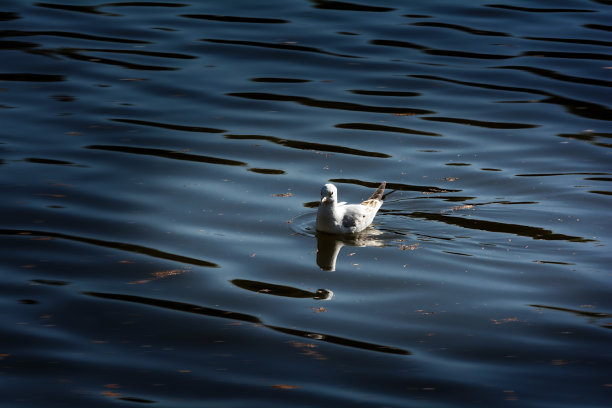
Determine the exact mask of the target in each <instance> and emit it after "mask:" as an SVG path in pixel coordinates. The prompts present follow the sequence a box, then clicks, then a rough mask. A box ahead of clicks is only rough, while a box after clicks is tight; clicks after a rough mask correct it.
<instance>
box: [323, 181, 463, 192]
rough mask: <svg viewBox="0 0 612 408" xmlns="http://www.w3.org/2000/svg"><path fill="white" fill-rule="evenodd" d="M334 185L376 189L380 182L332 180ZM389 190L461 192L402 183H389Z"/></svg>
mask: <svg viewBox="0 0 612 408" xmlns="http://www.w3.org/2000/svg"><path fill="white" fill-rule="evenodd" d="M329 181H330V182H332V183H342V184H354V185H357V186H363V187H367V188H376V187H378V185H379V184H380V183H379V182H368V181H361V180H356V179H340V178H335V179H330V180H329ZM387 189H389V190H397V191H419V192H421V193H458V192H460V191H461V190H452V189H446V188H439V187H434V186H415V185H410V184H402V183H387Z"/></svg>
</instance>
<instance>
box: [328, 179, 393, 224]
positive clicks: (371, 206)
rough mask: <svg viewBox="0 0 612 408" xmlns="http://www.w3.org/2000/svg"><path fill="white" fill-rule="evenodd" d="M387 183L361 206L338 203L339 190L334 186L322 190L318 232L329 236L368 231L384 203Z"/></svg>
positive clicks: (383, 183)
mask: <svg viewBox="0 0 612 408" xmlns="http://www.w3.org/2000/svg"><path fill="white" fill-rule="evenodd" d="M385 185H386V182H384V181H383V182H382V183H381V185H380V186H379V187H378V188H377V189H376V191H375V192H374V194H372V195H371V196H370V198H368V199H367V200H365V201H364V202H362V203H360V204H347V203H345V202H338V189H337V188H336V186H334V185H333V184H325V185H324V186H323V188H321V203H320V204H319V209H318V211H317V223H316V224H317V225H316V227H317V231H320V232H327V233H329V234H355V233H358V232H361V231H363V230H364V229H366V228H367V227H368V226H369V225H370V224H371V223H372V221H373V220H374V217H375V216H376V213H377V212H378V209H379V208H380V206H381V205H382V203H383V192H384V191H385Z"/></svg>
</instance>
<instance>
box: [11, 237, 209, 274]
mask: <svg viewBox="0 0 612 408" xmlns="http://www.w3.org/2000/svg"><path fill="white" fill-rule="evenodd" d="M0 235H9V236H24V235H26V236H40V237H48V238H56V239H65V240H69V241H75V242H82V243H85V244H90V245H95V246H98V247H102V248H112V249H117V250H120V251H127V252H133V253H136V254H144V255H147V256H151V257H154V258H160V259H166V260H170V261H175V262H182V263H186V264H190V265H196V266H203V267H207V268H218V267H219V265H217V264H216V263H214V262H209V261H205V260H203V259H197V258H191V257H188V256H183V255H178V254H173V253H170V252H164V251H160V250H158V249H155V248H149V247H145V246H142V245H136V244H128V243H125V242H115V241H105V240H101V239H97V238H89V237H82V236H78V235H70V234H64V233H60V232H51V231H35V230H12V229H0Z"/></svg>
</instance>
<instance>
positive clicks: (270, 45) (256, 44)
mask: <svg viewBox="0 0 612 408" xmlns="http://www.w3.org/2000/svg"><path fill="white" fill-rule="evenodd" d="M200 41H204V42H209V43H212V44H225V45H239V46H240V45H241V46H246V47H258V48H270V49H276V50H283V51H299V52H308V53H311V52H312V53H316V54H323V55H331V56H334V57H342V58H361V57H358V56H355V55H346V54H336V53H334V52H330V51H325V50H322V49H319V48H315V47H306V46H303V45H295V44H285V43H266V42H261V41H243V40H223V39H217V38H204V39H202V40H200Z"/></svg>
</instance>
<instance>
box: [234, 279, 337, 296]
mask: <svg viewBox="0 0 612 408" xmlns="http://www.w3.org/2000/svg"><path fill="white" fill-rule="evenodd" d="M230 282H231V283H232V284H233V285H235V286H237V287H239V288H240V289H245V290H249V291H251V292H255V293H262V294H266V295H272V296H282V297H288V298H296V299H315V300H330V299H331V298H332V297H333V295H334V294H333V292H332V291H331V290H328V289H317V290H316V291H315V292H311V291H307V290H303V289H299V288H295V287H293V286H285V285H277V284H275V283H266V282H259V281H253V280H247V279H232V280H231V281H230Z"/></svg>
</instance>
